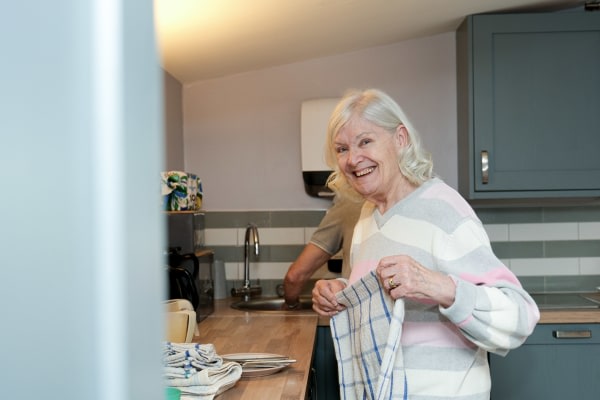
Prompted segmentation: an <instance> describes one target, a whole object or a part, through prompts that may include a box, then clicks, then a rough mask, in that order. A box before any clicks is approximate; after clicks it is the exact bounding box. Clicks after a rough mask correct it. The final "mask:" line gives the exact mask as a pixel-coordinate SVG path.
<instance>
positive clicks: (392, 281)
mask: <svg viewBox="0 0 600 400" xmlns="http://www.w3.org/2000/svg"><path fill="white" fill-rule="evenodd" d="M388 284H389V285H390V289H395V288H396V286H398V285H396V283H395V282H394V277H391V278H390V280H389V281H388Z"/></svg>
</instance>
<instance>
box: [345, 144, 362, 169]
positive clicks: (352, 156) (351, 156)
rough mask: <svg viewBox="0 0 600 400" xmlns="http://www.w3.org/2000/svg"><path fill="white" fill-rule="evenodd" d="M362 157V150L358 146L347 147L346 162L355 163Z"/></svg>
mask: <svg viewBox="0 0 600 400" xmlns="http://www.w3.org/2000/svg"><path fill="white" fill-rule="evenodd" d="M361 157H362V152H361V151H360V149H358V148H351V149H348V163H349V164H350V165H356V164H357V163H358V162H359V161H360V159H361Z"/></svg>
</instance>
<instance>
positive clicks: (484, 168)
mask: <svg viewBox="0 0 600 400" xmlns="http://www.w3.org/2000/svg"><path fill="white" fill-rule="evenodd" d="M489 180H490V177H489V164H488V152H487V150H482V151H481V183H483V184H484V185H485V184H487V183H488V182H489Z"/></svg>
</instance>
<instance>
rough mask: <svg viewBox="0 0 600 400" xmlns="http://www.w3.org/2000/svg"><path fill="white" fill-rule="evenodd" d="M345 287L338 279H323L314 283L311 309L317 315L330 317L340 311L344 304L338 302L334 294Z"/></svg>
mask: <svg viewBox="0 0 600 400" xmlns="http://www.w3.org/2000/svg"><path fill="white" fill-rule="evenodd" d="M345 287H346V284H345V283H344V281H341V280H339V279H325V280H320V281H317V282H316V283H315V287H314V288H313V290H312V303H313V306H312V307H313V310H315V311H316V312H317V314H319V315H323V316H326V317H332V316H334V315H335V314H337V313H338V312H340V311H342V310H343V309H344V308H345V306H343V305H341V304H338V302H337V301H336V299H335V295H336V293H337V292H339V291H340V290H343V289H344V288H345Z"/></svg>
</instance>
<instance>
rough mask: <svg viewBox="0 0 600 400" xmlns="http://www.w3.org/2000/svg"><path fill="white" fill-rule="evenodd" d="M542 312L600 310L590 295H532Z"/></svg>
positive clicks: (597, 303) (599, 305) (599, 306)
mask: <svg viewBox="0 0 600 400" xmlns="http://www.w3.org/2000/svg"><path fill="white" fill-rule="evenodd" d="M531 297H533V299H534V300H535V302H536V303H537V305H538V307H539V309H540V310H560V309H582V308H592V309H594V308H600V303H599V302H598V301H597V300H595V298H594V297H593V294H590V293H572V292H571V293H532V294H531Z"/></svg>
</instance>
